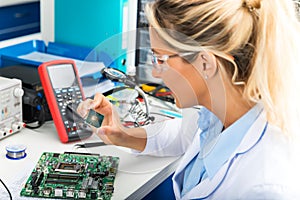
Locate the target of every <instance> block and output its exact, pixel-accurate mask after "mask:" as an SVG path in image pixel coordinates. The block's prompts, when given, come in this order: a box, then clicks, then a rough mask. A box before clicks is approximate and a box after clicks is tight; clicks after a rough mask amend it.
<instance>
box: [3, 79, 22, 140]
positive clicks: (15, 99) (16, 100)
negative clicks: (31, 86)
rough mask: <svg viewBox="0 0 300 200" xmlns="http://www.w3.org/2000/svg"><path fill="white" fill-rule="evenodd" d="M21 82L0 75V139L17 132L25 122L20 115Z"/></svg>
mask: <svg viewBox="0 0 300 200" xmlns="http://www.w3.org/2000/svg"><path fill="white" fill-rule="evenodd" d="M23 94H24V91H23V89H22V82H21V81H20V80H19V79H10V78H4V77H0V97H1V99H0V139H2V138H4V137H7V136H9V135H11V134H14V133H17V132H19V131H20V130H21V129H22V128H23V127H24V126H25V124H24V123H23V117H22V96H23Z"/></svg>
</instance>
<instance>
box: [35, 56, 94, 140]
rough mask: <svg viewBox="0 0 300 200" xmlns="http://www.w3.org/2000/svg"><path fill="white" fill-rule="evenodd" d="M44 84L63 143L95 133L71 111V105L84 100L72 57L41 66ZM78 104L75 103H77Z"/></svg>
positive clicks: (41, 76)
mask: <svg viewBox="0 0 300 200" xmlns="http://www.w3.org/2000/svg"><path fill="white" fill-rule="evenodd" d="M38 72H39V75H40V79H41V83H42V86H43V88H44V93H45V96H46V99H47V102H48V105H49V109H50V111H51V115H52V118H53V121H54V124H55V127H56V130H57V133H58V136H59V138H60V140H61V141H62V142H71V141H77V140H82V139H85V138H87V137H89V136H91V135H92V130H91V128H90V127H88V126H86V124H84V123H83V121H81V120H79V121H78V117H77V116H75V115H74V113H71V112H68V111H69V109H68V105H69V104H74V105H78V104H79V103H80V102H81V101H83V99H84V94H83V89H82V86H81V81H80V78H79V75H78V70H77V67H76V65H75V62H74V61H73V60H53V61H49V62H45V63H43V64H41V65H40V66H39V67H38ZM75 107H76V106H75Z"/></svg>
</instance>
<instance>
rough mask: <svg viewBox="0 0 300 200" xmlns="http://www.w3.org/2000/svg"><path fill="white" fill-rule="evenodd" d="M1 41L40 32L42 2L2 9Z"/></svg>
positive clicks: (0, 13)
mask: <svg viewBox="0 0 300 200" xmlns="http://www.w3.org/2000/svg"><path fill="white" fill-rule="evenodd" d="M0 19H1V23H0V41H1V40H6V39H10V38H15V37H19V36H23V35H28V34H32V33H37V32H40V2H39V1H38V2H32V3H26V4H17V5H11V6H4V7H0Z"/></svg>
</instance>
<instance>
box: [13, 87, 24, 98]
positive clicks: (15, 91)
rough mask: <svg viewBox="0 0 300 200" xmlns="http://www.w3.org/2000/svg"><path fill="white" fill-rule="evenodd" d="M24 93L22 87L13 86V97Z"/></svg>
mask: <svg viewBox="0 0 300 200" xmlns="http://www.w3.org/2000/svg"><path fill="white" fill-rule="evenodd" d="M23 94H24V90H23V89H22V88H15V89H14V96H15V97H22V96H23Z"/></svg>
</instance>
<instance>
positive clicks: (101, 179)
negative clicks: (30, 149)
mask: <svg viewBox="0 0 300 200" xmlns="http://www.w3.org/2000/svg"><path fill="white" fill-rule="evenodd" d="M118 165H119V158H118V157H113V156H103V155H101V156H100V155H99V154H87V153H77V152H65V153H61V154H60V153H51V152H44V153H43V154H42V155H41V157H40V159H39V161H38V163H37V164H36V166H35V168H34V169H33V171H32V173H31V174H30V176H29V178H28V179H27V181H26V184H25V186H24V187H23V188H22V190H21V196H28V197H43V198H56V199H98V200H99V199H103V200H108V199H111V197H112V195H113V192H114V186H113V185H114V180H115V176H116V173H117V169H118Z"/></svg>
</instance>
